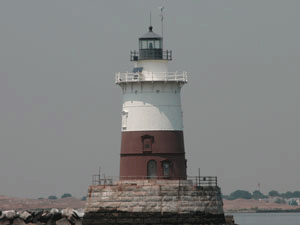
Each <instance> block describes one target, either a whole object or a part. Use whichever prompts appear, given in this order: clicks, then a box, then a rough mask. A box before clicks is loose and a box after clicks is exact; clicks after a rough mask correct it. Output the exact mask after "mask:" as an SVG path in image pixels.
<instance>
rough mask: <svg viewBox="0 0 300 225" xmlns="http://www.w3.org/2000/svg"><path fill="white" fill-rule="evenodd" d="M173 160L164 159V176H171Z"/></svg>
mask: <svg viewBox="0 0 300 225" xmlns="http://www.w3.org/2000/svg"><path fill="white" fill-rule="evenodd" d="M171 166H172V164H171V162H170V161H164V162H163V163H162V168H163V176H164V177H166V178H167V177H170V176H171Z"/></svg>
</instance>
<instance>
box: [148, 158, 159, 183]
mask: <svg viewBox="0 0 300 225" xmlns="http://www.w3.org/2000/svg"><path fill="white" fill-rule="evenodd" d="M147 176H148V179H155V178H156V176H157V174H156V161H155V160H150V161H149V162H148V165H147Z"/></svg>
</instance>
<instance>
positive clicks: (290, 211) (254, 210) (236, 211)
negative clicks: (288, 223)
mask: <svg viewBox="0 0 300 225" xmlns="http://www.w3.org/2000/svg"><path fill="white" fill-rule="evenodd" d="M230 213H300V208H298V209H238V210H226V211H225V214H230Z"/></svg>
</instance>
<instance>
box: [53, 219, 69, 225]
mask: <svg viewBox="0 0 300 225" xmlns="http://www.w3.org/2000/svg"><path fill="white" fill-rule="evenodd" d="M56 225H71V223H70V222H69V221H68V220H67V219H66V218H62V219H60V220H58V221H56Z"/></svg>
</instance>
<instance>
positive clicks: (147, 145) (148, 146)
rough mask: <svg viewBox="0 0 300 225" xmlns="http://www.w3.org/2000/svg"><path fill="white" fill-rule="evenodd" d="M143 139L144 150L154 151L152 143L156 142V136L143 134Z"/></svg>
mask: <svg viewBox="0 0 300 225" xmlns="http://www.w3.org/2000/svg"><path fill="white" fill-rule="evenodd" d="M141 141H142V145H143V151H144V152H151V151H152V144H153V143H154V137H153V136H150V135H144V136H141Z"/></svg>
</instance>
